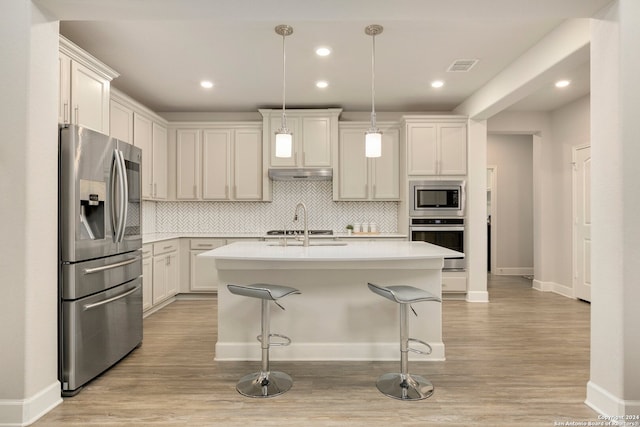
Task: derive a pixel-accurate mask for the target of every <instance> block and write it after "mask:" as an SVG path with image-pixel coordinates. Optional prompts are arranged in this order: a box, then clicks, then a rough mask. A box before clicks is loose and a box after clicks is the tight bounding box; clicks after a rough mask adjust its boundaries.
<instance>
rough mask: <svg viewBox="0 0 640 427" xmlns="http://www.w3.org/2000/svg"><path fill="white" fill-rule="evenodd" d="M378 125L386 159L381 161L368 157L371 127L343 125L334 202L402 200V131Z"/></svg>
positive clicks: (353, 124) (335, 179)
mask: <svg viewBox="0 0 640 427" xmlns="http://www.w3.org/2000/svg"><path fill="white" fill-rule="evenodd" d="M378 125H379V126H378V127H379V128H380V130H382V156H381V157H377V158H367V157H366V156H365V152H364V136H365V132H366V131H367V129H368V128H369V124H368V123H342V124H341V125H340V140H339V144H338V146H339V148H338V162H339V166H338V168H337V173H336V174H334V177H333V198H334V200H363V201H365V200H399V198H400V130H399V129H398V127H396V126H391V125H387V126H384V125H382V126H380V124H378Z"/></svg>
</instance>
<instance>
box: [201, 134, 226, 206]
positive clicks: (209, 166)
mask: <svg viewBox="0 0 640 427" xmlns="http://www.w3.org/2000/svg"><path fill="white" fill-rule="evenodd" d="M231 135H232V132H231V131H230V130H226V129H223V130H205V131H204V132H203V134H202V198H203V199H206V200H227V199H229V178H230V177H231V174H230V171H229V159H230V157H231Z"/></svg>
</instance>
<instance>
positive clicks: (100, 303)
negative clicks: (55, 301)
mask: <svg viewBox="0 0 640 427" xmlns="http://www.w3.org/2000/svg"><path fill="white" fill-rule="evenodd" d="M138 289H140V286H139V285H138V286H136V287H135V288H133V289H130V290H128V291H126V292H123V293H121V294H120V295H116V296H115V297H111V298H108V299H106V300H103V301H100V302H94V303H93V304H85V305H83V306H82V311H87V310H91V309H92V308H96V307H100V306H102V305H105V304H109V303H112V302H114V301H117V300H119V299H122V298H126V297H128V296H129V295H131V294H132V293H134V292H135V291H137V290H138Z"/></svg>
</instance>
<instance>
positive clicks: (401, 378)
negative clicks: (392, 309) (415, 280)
mask: <svg viewBox="0 0 640 427" xmlns="http://www.w3.org/2000/svg"><path fill="white" fill-rule="evenodd" d="M368 286H369V289H370V290H371V291H372V292H373V293H375V294H378V295H380V296H381V297H384V298H386V299H388V300H390V301H393V302H395V303H398V304H400V372H393V373H388V374H384V375H382V376H380V377H379V378H378V381H377V382H376V387H377V388H378V390H380V392H381V393H382V394H384V395H386V396H389V397H392V398H394V399H400V400H420V399H426V398H427V397H429V396H431V395H432V394H433V390H434V387H433V384H432V383H431V381H429V380H427V379H425V378H423V377H421V376H418V375H412V374H410V373H409V369H408V365H409V359H408V352H409V351H412V352H414V353H420V354H429V353H431V346H429V344H427V343H426V342H424V341H420V340H417V339H413V338H409V326H408V320H407V305H409V306H410V304H413V303H417V302H423V301H436V302H441V299H440V298H439V297H437V296H436V295H433V294H432V293H430V292H427V291H425V290H424V289H419V288H416V287H414V286H406V285H396V286H380V285H376V284H374V283H368ZM411 309H412V310H413V307H411ZM413 312H414V314H416V312H415V310H413ZM416 315H417V314H416ZM409 342H417V343H420V344H422V345H424V346H426V347H427V348H428V351H423V350H417V349H414V348H410V347H409Z"/></svg>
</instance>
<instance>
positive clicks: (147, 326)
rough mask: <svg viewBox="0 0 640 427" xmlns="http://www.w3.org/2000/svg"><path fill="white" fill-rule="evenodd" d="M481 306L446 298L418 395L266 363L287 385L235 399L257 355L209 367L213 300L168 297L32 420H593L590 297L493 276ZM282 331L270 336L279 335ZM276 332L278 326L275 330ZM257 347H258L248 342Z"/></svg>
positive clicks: (354, 374) (345, 369)
mask: <svg viewBox="0 0 640 427" xmlns="http://www.w3.org/2000/svg"><path fill="white" fill-rule="evenodd" d="M488 289H489V295H490V301H491V302H490V303H488V304H481V303H473V304H471V303H466V302H463V301H445V302H444V303H443V304H444V305H443V316H444V322H443V323H444V342H445V345H446V356H447V360H446V361H445V362H422V363H413V364H410V365H409V368H410V371H411V372H414V373H416V374H419V375H422V376H425V377H427V378H429V379H430V380H431V381H432V382H433V383H434V385H435V388H436V389H435V393H434V395H433V396H432V397H430V398H428V399H426V400H422V401H416V402H402V401H398V400H394V399H389V398H387V397H385V396H384V395H382V394H381V393H380V392H378V390H377V389H376V387H375V380H376V378H377V377H378V376H379V375H381V374H383V373H385V372H391V371H394V372H395V371H397V369H398V365H399V364H398V363H395V362H330V363H329V362H272V369H274V370H283V371H286V372H288V373H289V374H290V375H291V376H292V377H293V379H294V386H293V388H292V389H291V390H290V391H289V392H288V393H285V394H284V395H281V396H278V397H275V398H270V399H251V398H246V397H243V396H241V395H239V394H238V393H237V392H236V390H235V383H236V381H237V380H238V379H239V378H240V377H241V376H243V375H244V374H246V373H249V372H253V371H255V370H256V369H257V367H258V364H257V363H256V362H215V361H214V360H213V356H214V355H213V352H214V345H215V341H216V333H215V330H216V307H215V301H177V302H175V303H173V304H171V305H169V306H168V307H166V308H165V309H163V310H161V311H159V312H157V313H155V314H153V315H151V316H149V317H148V318H147V319H145V321H144V342H143V345H142V346H141V347H140V348H138V349H136V350H135V351H134V352H133V353H132V354H131V355H130V356H129V357H128V358H126V359H125V360H123V361H122V362H121V363H119V364H118V365H117V366H115V367H114V368H112V369H111V370H109V371H108V372H106V373H104V374H103V375H102V376H100V377H98V378H97V379H95V380H94V381H93V382H91V383H90V384H89V385H88V386H87V387H85V389H84V390H83V391H82V392H81V393H80V394H78V395H77V396H75V397H72V398H66V399H65V400H64V403H63V404H61V405H60V406H58V407H57V408H55V409H54V410H52V411H51V412H49V413H48V414H46V415H45V416H44V417H43V418H41V419H40V420H39V421H38V422H37V423H36V424H34V425H36V426H182V425H188V426H254V425H255V426H258V425H260V426H364V425H366V426H390V425H404V426H421V427H423V426H439V425H443V426H444V425H458V426H479V425H483V426H484V425H487V426H553V425H554V422H561V421H597V414H596V413H595V412H594V411H592V410H591V409H589V408H588V407H587V406H586V405H585V404H584V403H583V402H584V399H585V393H586V384H587V381H588V379H589V304H587V303H585V302H581V301H574V300H571V299H568V298H565V297H562V296H558V295H555V294H551V293H542V292H538V291H535V290H533V289H532V288H531V281H530V280H527V279H524V278H520V277H496V276H494V277H491V278H490V281H489V288H488ZM278 332H280V331H278ZM281 332H283V333H286V331H281ZM256 345H258V344H257V343H256Z"/></svg>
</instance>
